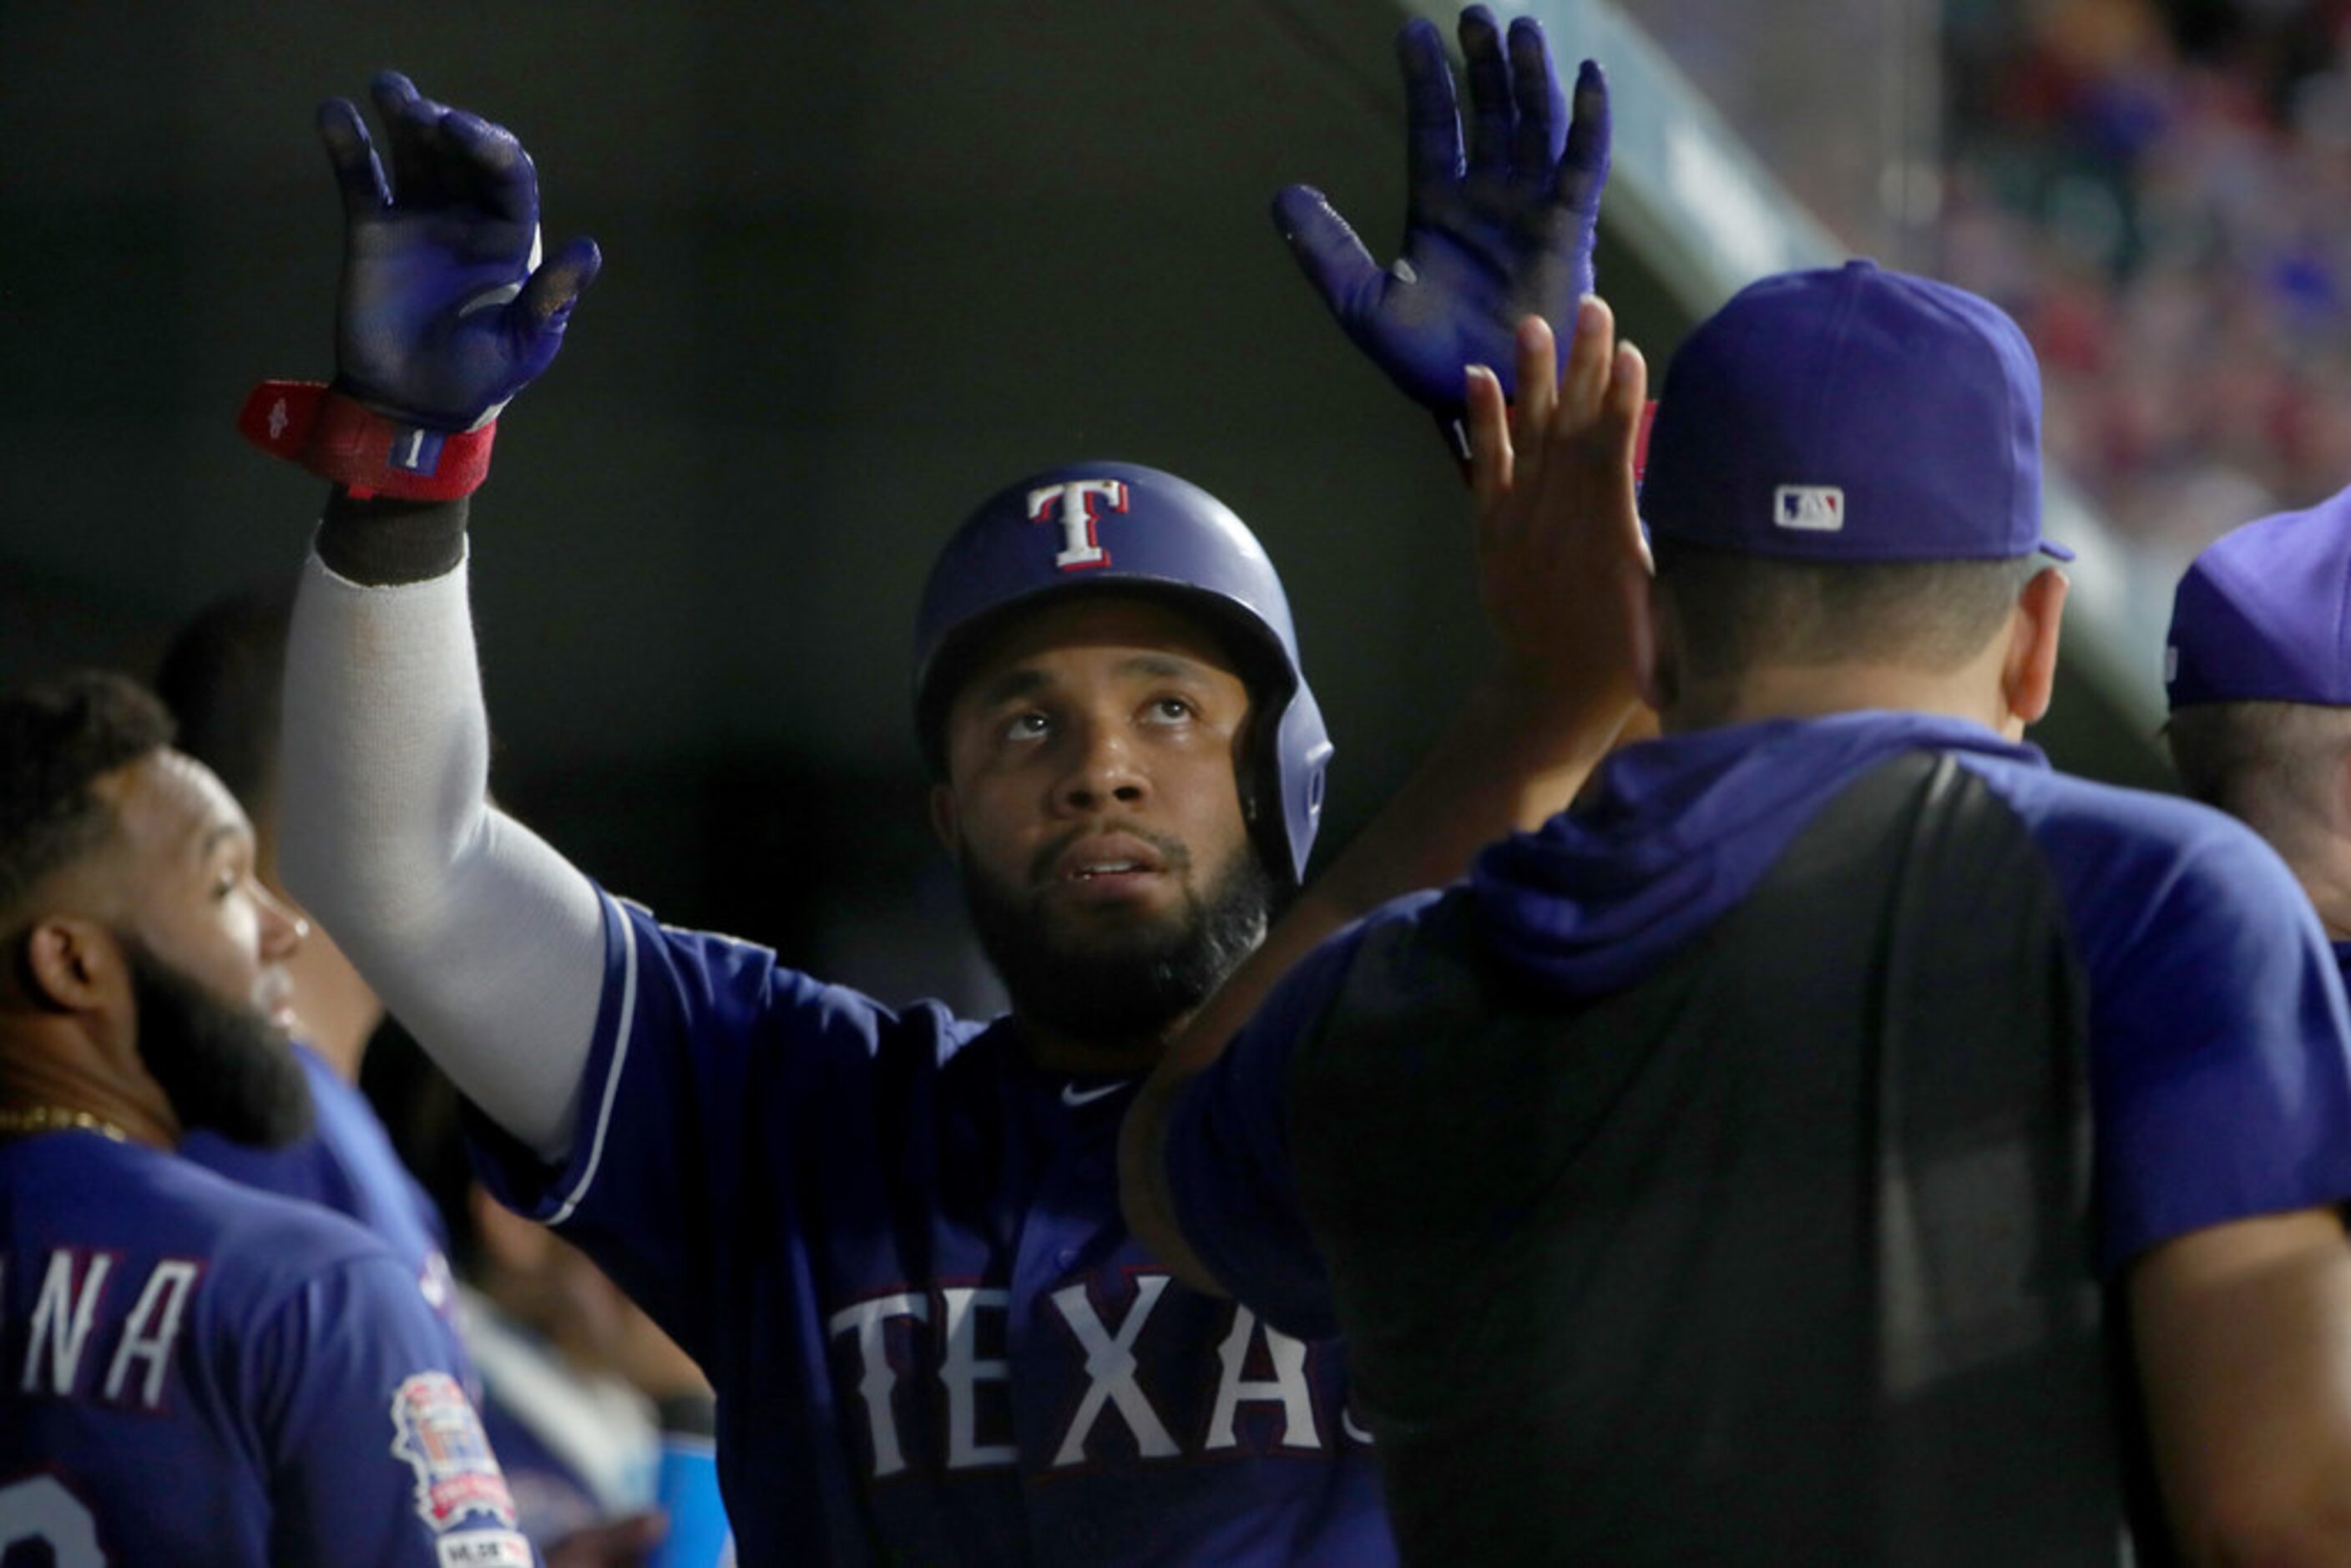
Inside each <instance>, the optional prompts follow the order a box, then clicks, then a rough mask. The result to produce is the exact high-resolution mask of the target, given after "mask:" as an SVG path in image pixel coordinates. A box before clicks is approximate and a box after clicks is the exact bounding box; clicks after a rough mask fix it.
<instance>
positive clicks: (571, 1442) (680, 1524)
mask: <svg viewBox="0 0 2351 1568" xmlns="http://www.w3.org/2000/svg"><path fill="white" fill-rule="evenodd" d="M292 612H293V590H292V586H291V584H288V585H287V587H286V588H285V589H284V590H282V591H275V592H264V591H255V592H247V593H244V594H238V595H235V596H232V597H230V598H227V599H224V600H221V601H217V602H215V603H214V604H212V605H209V606H207V607H206V608H205V609H204V610H203V611H201V612H198V613H197V614H196V615H195V616H193V618H191V619H190V621H189V622H187V624H186V625H184V626H183V627H182V628H181V630H180V632H179V633H178V634H177V635H176V636H175V637H173V639H172V643H171V646H170V647H169V648H167V649H166V650H165V651H164V654H163V659H162V664H161V665H160V666H159V667H158V669H157V672H156V682H155V684H156V693H157V695H159V696H161V697H162V699H163V702H164V704H165V706H167V707H169V708H170V709H171V710H172V716H173V717H174V719H175V721H176V723H177V739H178V743H179V747H180V749H181V750H183V752H185V753H186V754H187V755H189V756H190V757H192V758H194V759H195V760H197V761H199V762H201V763H203V764H204V765H205V766H206V767H207V768H211V769H212V770H213V772H214V776H215V777H217V778H218V779H220V780H221V782H222V783H223V784H225V786H227V788H228V789H229V791H230V793H231V794H233V795H235V797H236V799H237V802H238V804H239V805H240V806H241V807H242V808H243V809H244V810H245V811H246V816H247V819H248V820H249V821H250V822H251V824H252V827H253V834H254V875H255V877H256V880H257V881H258V882H259V883H260V884H261V885H262V887H264V888H265V889H266V890H267V892H268V894H269V895H270V896H271V897H272V898H273V899H276V900H277V901H278V902H279V903H281V904H286V905H287V907H289V908H292V907H294V905H293V904H292V901H291V899H290V898H289V897H288V896H287V894H286V893H285V890H284V888H283V887H282V885H281V884H280V883H279V882H278V880H277V750H278V746H277V742H278V712H279V693H280V690H281V688H282V687H283V685H284V684H285V671H286V632H287V622H288V620H289V619H290V617H291V615H292ZM285 967H286V974H287V980H288V983H289V984H288V990H287V1003H288V1005H289V1006H290V1008H291V1009H292V1011H293V1015H294V1018H295V1019H296V1025H297V1029H298V1034H297V1037H296V1039H295V1040H294V1041H293V1051H294V1055H295V1059H296V1060H297V1061H298V1062H299V1063H300V1065H301V1068H302V1071H303V1075H304V1077H305V1079H306V1080H307V1081H308V1086H309V1093H310V1100H311V1103H312V1105H313V1106H314V1108H315V1123H316V1125H315V1128H314V1130H313V1131H312V1132H311V1133H309V1134H308V1135H306V1136H304V1137H302V1138H299V1139H297V1140H296V1141H294V1142H293V1143H292V1144H290V1145H287V1146H285V1147H283V1148H276V1149H266V1148H257V1147H254V1146H252V1145H246V1144H240V1143H236V1142H234V1141H232V1140H230V1139H227V1138H225V1137H222V1136H220V1135H219V1134H214V1133H205V1132H199V1133H195V1134H191V1135H190V1136H189V1137H188V1138H187V1139H186V1140H185V1142H184V1143H183V1145H181V1150H180V1152H181V1154H182V1155H184V1156H185V1157H187V1158H189V1159H193V1160H194V1161H195V1162H196V1163H198V1164H199V1165H203V1166H208V1167H209V1168H211V1169H213V1170H215V1171H218V1172H220V1173H221V1174H222V1175H223V1176H228V1177H229V1178H231V1179H232V1180H235V1181H240V1182H243V1183H245V1184H246V1186H256V1187H260V1188H262V1189H263V1190H265V1191H268V1192H277V1193H283V1194H285V1195H286V1196H287V1197H300V1198H307V1199H308V1200H309V1201H311V1202H313V1203H321V1204H324V1205H326V1207H329V1208H331V1209H334V1210H335V1211H336V1212H338V1213H340V1214H346V1215H349V1216H350V1218H353V1219H356V1220H358V1221H359V1222H360V1224H361V1225H364V1226H366V1227H367V1228H369V1229H370V1230H371V1231H373V1232H374V1233H375V1234H376V1235H377V1236H378V1237H380V1238H381V1239H383V1240H384V1242H385V1243H386V1244H387V1245H389V1246H390V1247H391V1249H392V1255H393V1256H394V1257H396V1258H398V1259H400V1260H401V1261H402V1263H404V1264H406V1265H408V1266H409V1268H410V1269H411V1270H413V1275H414V1278H415V1279H416V1281H417V1287H418V1290H419V1291H420V1293H421V1294H422V1295H423V1299H424V1300H425V1301H426V1302H427V1303H428V1304H429V1305H431V1306H432V1307H433V1309H434V1312H436V1313H438V1314H439V1315H440V1316H441V1317H442V1319H443V1320H444V1322H447V1323H448V1325H449V1330H450V1334H451V1347H452V1348H451V1354H452V1358H453V1364H455V1365H457V1366H458V1367H460V1368H461V1369H463V1375H464V1377H465V1382H466V1385H467V1389H468V1392H469V1393H471V1394H472V1395H473V1396H474V1397H475V1400H476V1401H477V1402H479V1403H480V1405H481V1411H482V1417H483V1421H484V1424H485V1426H486V1427H487V1429H488V1430H489V1433H490V1436H491V1438H492V1441H493V1443H494V1445H495V1446H496V1450H497V1453H498V1458H499V1462H500V1466H501V1468H502V1469H504V1471H505V1472H506V1476H507V1483H508V1486H509V1488H510V1490H512V1492H513V1495H514V1497H515V1500H516V1519H517V1526H518V1527H519V1528H520V1529H521V1531H522V1532H523V1533H524V1534H525V1535H526V1536H528V1538H529V1539H530V1540H531V1542H533V1543H534V1544H535V1545H537V1546H538V1548H539V1549H540V1550H541V1551H542V1552H545V1553H546V1555H547V1558H548V1562H549V1568H589V1565H591V1564H598V1563H637V1562H641V1561H643V1559H644V1557H645V1555H646V1553H647V1552H650V1551H651V1550H652V1549H653V1547H654V1545H655V1544H656V1543H657V1542H664V1539H665V1538H667V1537H673V1536H674V1537H677V1539H669V1540H668V1542H667V1544H666V1545H665V1546H664V1553H663V1555H662V1557H661V1559H660V1561H661V1563H663V1564H664V1568H670V1565H674V1568H685V1565H686V1564H687V1563H697V1564H706V1563H711V1562H714V1561H716V1552H715V1549H713V1550H711V1551H709V1552H705V1554H703V1555H700V1556H698V1557H690V1556H686V1555H683V1554H682V1553H681V1547H682V1544H683V1535H684V1534H686V1533H692V1534H696V1535H700V1534H707V1533H709V1532H710V1531H711V1530H712V1529H715V1531H716V1533H717V1534H718V1535H719V1536H720V1537H722V1538H723V1536H724V1533H725V1522H724V1521H723V1519H722V1520H719V1521H716V1525H715V1526H711V1525H708V1524H706V1522H705V1521H701V1520H700V1519H699V1518H698V1517H696V1518H688V1519H685V1520H683V1521H664V1519H662V1518H661V1516H660V1515H658V1514H657V1513H655V1512H654V1511H653V1510H652V1508H651V1504H652V1503H653V1500H654V1493H655V1490H656V1487H657V1484H658V1482H657V1472H658V1469H659V1466H660V1462H661V1458H662V1453H663V1448H662V1428H661V1427H659V1426H658V1425H657V1424H656V1423H655V1421H654V1419H653V1406H652V1405H651V1403H650V1402H649V1400H648V1399H647V1398H646V1397H645V1396H643V1395H642V1394H638V1393H635V1392H634V1391H628V1392H626V1393H622V1392H619V1391H614V1392H613V1393H612V1394H611V1397H610V1398H609V1399H607V1400H605V1401H604V1402H603V1408H601V1410H600V1409H595V1408H590V1407H588V1406H581V1405H577V1404H567V1403H565V1401H564V1398H563V1396H564V1394H565V1393H566V1391H567V1390H566V1389H565V1387H564V1386H563V1381H564V1378H565V1376H566V1374H565V1373H564V1372H563V1371H561V1370H560V1369H559V1368H558V1367H554V1366H547V1367H540V1366H533V1367H531V1369H529V1370H518V1368H520V1367H521V1366H522V1365H523V1363H522V1362H521V1361H520V1360H518V1359H517V1345H518V1341H517V1336H515V1335H513V1334H511V1333H507V1334H504V1335H500V1334H498V1333H497V1331H496V1325H494V1324H492V1323H490V1322H486V1320H483V1319H480V1318H475V1319H474V1320H472V1321H467V1320H465V1318H463V1317H461V1315H460V1314H459V1312H458V1291H457V1287H456V1284H455V1281H453V1279H452V1278H451V1275H450V1270H449V1263H448V1258H447V1251H448V1247H449V1230H448V1226H447V1224H446V1223H445V1221H444V1219H443V1218H442V1214H441V1211H440V1209H439V1207H437V1206H436V1205H435V1204H434V1201H433V1199H432V1198H431V1197H429V1196H428V1195H427V1194H426V1192H425V1190H424V1188H423V1186H421V1185H420V1184H419V1183H418V1181H417V1179H416V1177H415V1176H413V1174H412V1173H411V1172H410V1171H409V1169H408V1168H407V1166H405V1165H404V1164H402V1161H401V1158H400V1156H399V1155H398V1154H397V1153H396V1152H395V1150H394V1148H393V1145H392V1138H391V1136H390V1135H389V1134H387V1132H386V1131H385V1128H384V1126H383V1124H382V1122H381V1119H380V1118H379V1117H378V1116H377V1114H376V1112H375V1109H374V1107H373V1106H372V1105H371V1103H369V1101H368V1098H367V1096H366V1095H365V1094H363V1093H361V1092H360V1087H359V1080H360V1067H361V1065H362V1063H363V1062H364V1061H366V1059H367V1053H368V1047H369V1045H370V1042H371V1040H373V1039H374V1037H375V1034H376V1031H377V1029H378V1026H379V1025H381V1022H382V1021H383V1004H382V1003H381V1001H379V1000H378V999H377V998H376V995H375V992H374V991H373V990H371V989H370V988H369V987H368V984H367V982H366V981H365V980H364V979H361V978H360V975H359V972H358V971H357V970H356V969H354V968H352V967H351V964H350V959H348V958H346V957H345V956H343V954H342V950H341V949H340V948H339V947H337V946H335V945H334V941H333V939H332V938H331V937H329V936H328V935H327V934H326V933H324V932H321V931H318V930H316V929H313V930H311V931H310V934H309V936H308V940H306V941H305V942H303V943H302V944H301V946H299V947H298V949H297V950H296V951H295V952H294V953H293V954H291V955H290V956H288V957H287V962H286V966H285ZM517 1226H518V1228H522V1229H524V1230H529V1229H533V1227H528V1226H524V1225H522V1224H521V1222H517ZM507 1254H508V1255H509V1256H510V1257H514V1258H518V1259H519V1258H528V1259H537V1258H539V1257H543V1256H544V1254H543V1253H542V1252H540V1251H539V1250H538V1249H535V1248H534V1247H532V1245H531V1243H530V1239H529V1238H528V1236H520V1237H516V1238H513V1239H511V1242H510V1245H509V1247H508V1248H507ZM582 1267H589V1268H592V1266H591V1265H584V1264H583V1265H582ZM523 1271H524V1269H523V1266H522V1264H521V1263H520V1262H516V1263H513V1264H510V1266H509V1267H508V1268H507V1270H505V1272H504V1274H503V1275H502V1276H501V1281H502V1282H504V1283H507V1285H508V1287H509V1289H517V1288H519V1287H518V1286H517V1285H516V1284H515V1283H514V1281H516V1280H517V1276H518V1275H520V1274H521V1273H522V1272H523ZM604 1290H605V1291H611V1286H610V1285H609V1284H607V1285H605V1286H604ZM546 1300H547V1306H546V1308H545V1310H544V1311H543V1312H542V1313H540V1314H538V1317H537V1318H536V1320H535V1321H536V1322H538V1325H539V1326H541V1327H544V1328H546V1329H548V1330H549V1331H551V1332H555V1333H565V1334H577V1335H579V1336H580V1337H592V1338H593V1339H594V1340H595V1341H596V1342H598V1343H601V1342H602V1340H603V1339H604V1338H605V1337H607V1336H606V1334H603V1333H596V1334H592V1335H590V1334H588V1333H583V1332H582V1331H577V1330H574V1329H573V1328H572V1327H571V1325H570V1323H569V1313H570V1312H576V1311H579V1310H581V1309H582V1308H583V1307H585V1308H586V1309H588V1310H590V1311H593V1310H595V1308H596V1307H597V1306H598V1305H600V1304H601V1297H600V1296H598V1295H597V1294H596V1293H595V1292H594V1291H592V1290H590V1289H589V1288H588V1287H587V1286H586V1285H585V1284H584V1283H583V1284H581V1285H580V1286H578V1287H576V1288H573V1289H570V1290H567V1291H561V1292H560V1293H558V1294H554V1295H552V1296H550V1297H548V1298H546ZM484 1305H485V1307H486V1306H487V1305H488V1303H487V1301H485V1302H484ZM621 1315H622V1317H623V1318H627V1317H633V1318H634V1319H635V1320H636V1322H628V1323H626V1325H625V1326H627V1327H628V1328H629V1329H630V1330H631V1331H632V1333H635V1334H636V1335H638V1336H640V1337H643V1336H650V1337H652V1338H653V1339H659V1338H660V1331H659V1330H657V1329H654V1328H653V1327H652V1325H651V1324H650V1323H644V1322H643V1321H642V1320H643V1314H642V1313H635V1312H633V1309H631V1311H630V1312H628V1313H624V1314H621ZM610 1332H611V1333H617V1332H618V1331H617V1330H614V1331H610ZM483 1334H489V1335H492V1336H493V1338H492V1351H493V1354H492V1364H490V1365H489V1366H488V1367H486V1368H484V1369H482V1373H481V1375H480V1376H479V1377H478V1378H477V1377H476V1375H475V1369H474V1367H473V1365H472V1362H471V1354H470V1352H471V1343H472V1342H473V1340H474V1339H475V1338H476V1337H479V1336H481V1335H483ZM638 1361H639V1364H642V1365H643V1366H646V1367H650V1368H657V1369H658V1371H659V1374H660V1377H661V1382H660V1384H659V1385H658V1387H659V1388H660V1390H661V1391H662V1392H663V1393H664V1394H665V1395H667V1396H670V1398H669V1401H668V1403H667V1404H666V1405H665V1406H664V1408H665V1409H666V1411H667V1412H668V1413H669V1414H670V1415H671V1416H673V1417H674V1419H675V1420H676V1422H677V1423H678V1424H679V1427H680V1429H681V1436H682V1437H684V1438H686V1439H688V1440H691V1439H694V1438H696V1437H699V1438H700V1439H701V1440H702V1441H703V1442H704V1443H705V1444H706V1441H707V1437H708V1434H709V1430H710V1416H709V1411H708V1397H709V1387H708V1385H707V1384H706V1383H704V1382H703V1381H702V1379H701V1377H700V1375H699V1374H698V1373H696V1372H695V1369H694V1367H693V1364H692V1363H691V1362H689V1361H687V1360H686V1359H685V1358H684V1355H683V1354H681V1353H677V1352H676V1351H675V1350H674V1347H671V1350H670V1354H669V1355H668V1356H662V1355H660V1354H658V1351H657V1350H656V1349H654V1348H653V1347H648V1348H647V1349H645V1350H644V1351H643V1352H642V1353H640V1355H639V1358H638ZM615 1407H617V1408H618V1409H619V1410H621V1412H622V1414H624V1415H626V1416H632V1417H635V1419H634V1420H633V1421H618V1420H612V1419H608V1418H607V1417H608V1416H611V1411H612V1409H613V1408H615ZM573 1424H577V1426H578V1427H579V1429H577V1430H573V1429H569V1427H571V1426H572V1425H573ZM623 1453H625V1455H626V1459H625V1465H626V1468H627V1469H628V1477H627V1479H626V1481H625V1483H622V1481H620V1480H618V1479H615V1475H614V1471H615V1469H616V1468H617V1467H618V1466H619V1464H621V1463H622V1461H617V1460H615V1461H613V1462H611V1463H607V1464H602V1465H594V1466H590V1468H589V1469H585V1470H583V1469H581V1468H580V1467H579V1466H577V1465H575V1464H573V1463H571V1462H570V1461H571V1460H572V1459H573V1458H577V1457H579V1456H583V1455H593V1456H598V1457H600V1458H609V1457H610V1456H613V1455H617V1454H623ZM688 1463H689V1466H690V1468H699V1465H698V1464H696V1463H695V1462H693V1461H691V1460H689V1461H688ZM553 1498H560V1499H562V1500H563V1501H562V1502H561V1504H559V1505H558V1504H555V1503H552V1502H549V1500H550V1499H553ZM542 1504H544V1505H545V1506H542ZM673 1524H674V1525H675V1526H676V1528H675V1529H672V1528H670V1527H671V1526H672V1525H673Z"/></svg>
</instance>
